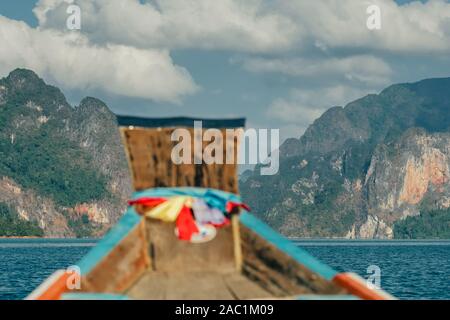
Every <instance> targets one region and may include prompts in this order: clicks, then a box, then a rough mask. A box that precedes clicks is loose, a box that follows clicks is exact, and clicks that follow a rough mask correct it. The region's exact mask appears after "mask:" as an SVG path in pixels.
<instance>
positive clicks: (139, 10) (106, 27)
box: [34, 0, 297, 52]
mask: <svg viewBox="0 0 450 320" xmlns="http://www.w3.org/2000/svg"><path fill="white" fill-rule="evenodd" d="M75 3H76V4H77V5H79V6H80V7H81V12H82V29H81V31H82V32H83V33H85V34H87V35H89V38H90V39H92V40H95V41H96V42H99V43H104V42H112V43H120V44H126V45H133V46H137V47H140V48H154V47H164V48H171V49H172V48H196V49H198V48H201V49H226V50H227V49H231V50H238V51H245V52H265V51H279V50H283V49H287V48H289V47H290V46H291V45H292V43H293V42H294V41H293V40H294V38H295V37H296V35H297V31H296V25H295V24H294V23H293V22H292V21H291V20H290V19H289V18H288V17H285V16H283V15H281V14H279V13H277V11H276V10H275V8H273V7H272V6H270V5H268V4H267V2H266V1H264V0H246V1H237V0H220V1H211V0H155V1H149V2H147V3H144V4H142V3H140V2H139V1H138V0H77V1H75ZM67 5H68V4H67V3H66V2H64V1H63V0H40V1H39V2H38V4H37V6H36V7H35V9H34V12H35V14H36V16H37V17H38V20H39V24H40V26H41V27H44V28H52V29H56V30H61V31H63V30H64V29H65V21H66V18H67V13H66V8H67Z"/></svg>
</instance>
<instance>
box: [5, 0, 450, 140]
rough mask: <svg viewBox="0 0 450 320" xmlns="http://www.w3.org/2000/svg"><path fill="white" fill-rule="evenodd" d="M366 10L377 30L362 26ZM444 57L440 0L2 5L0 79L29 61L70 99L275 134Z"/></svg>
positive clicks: (447, 60)
mask: <svg viewBox="0 0 450 320" xmlns="http://www.w3.org/2000/svg"><path fill="white" fill-rule="evenodd" d="M69 2H72V3H71V4H70V3H69ZM71 5H76V6H78V8H80V19H81V28H80V29H79V30H70V29H69V28H68V27H67V19H68V18H69V16H70V13H67V9H68V8H69V6H71ZM371 5H377V6H378V8H380V12H381V16H380V19H381V20H380V21H381V28H380V29H376V30H369V28H368V27H367V25H366V22H367V19H368V18H369V16H370V14H368V13H367V11H366V10H367V8H368V7H369V6H371ZM449 53H450V3H449V2H448V1H445V0H434V1H433V0H429V1H403V0H402V1H393V0H367V1H366V0H344V1H342V0H341V1H337V0H321V1H310V0H292V1H285V0H246V1H238V0H220V1H219V0H217V1H210V0H147V1H145V0H140V1H138V0H72V1H69V0H40V1H36V0H20V1H16V0H2V1H0V77H3V76H6V75H8V73H9V72H10V71H12V70H13V69H15V68H17V67H22V68H28V69H32V70H34V71H35V72H36V73H38V74H39V76H41V77H42V78H44V80H46V81H47V82H48V83H50V84H53V85H56V86H58V87H59V88H61V89H62V90H63V92H64V94H65V95H66V97H67V99H68V101H69V102H70V103H71V104H72V105H77V104H79V102H80V101H81V99H82V98H83V97H85V96H94V97H96V98H99V99H101V100H103V101H105V102H106V103H107V105H108V106H109V107H110V108H111V109H112V110H113V111H114V112H116V113H119V114H132V115H147V116H151V117H163V116H181V115H185V116H199V117H206V118H211V117H213V118H222V117H246V118H247V121H248V127H254V128H279V129H280V134H281V137H282V139H286V138H288V137H297V138H298V137H300V136H301V134H302V133H303V132H304V130H305V129H306V128H307V127H308V125H310V124H311V123H312V122H313V121H314V119H316V118H317V117H319V116H320V114H321V113H323V112H324V111H325V110H326V109H328V108H330V107H332V106H336V105H342V106H344V105H346V104H347V103H349V102H351V101H353V100H355V99H357V98H360V97H363V96H365V95H366V94H369V93H378V92H380V91H381V90H382V89H383V88H385V87H387V86H389V85H390V84H393V83H399V82H415V81H418V80H421V79H425V78H432V77H450V54H449Z"/></svg>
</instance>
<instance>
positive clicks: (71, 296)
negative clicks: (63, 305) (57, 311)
mask: <svg viewBox="0 0 450 320" xmlns="http://www.w3.org/2000/svg"><path fill="white" fill-rule="evenodd" d="M61 300H130V298H128V297H127V296H125V295H122V294H110V293H64V294H63V295H62V296H61Z"/></svg>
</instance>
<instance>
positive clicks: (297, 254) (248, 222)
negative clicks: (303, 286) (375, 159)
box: [240, 212, 338, 281]
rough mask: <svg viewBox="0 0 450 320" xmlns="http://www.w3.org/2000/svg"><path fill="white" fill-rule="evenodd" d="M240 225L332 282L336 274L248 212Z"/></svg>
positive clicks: (242, 216) (243, 214) (244, 214)
mask: <svg viewBox="0 0 450 320" xmlns="http://www.w3.org/2000/svg"><path fill="white" fill-rule="evenodd" d="M240 220H241V222H242V224H244V225H245V226H246V227H248V228H250V229H251V230H253V231H254V232H256V233H257V234H259V235H260V236H261V237H263V238H264V239H266V240H267V241H269V242H270V243H272V244H273V245H275V246H276V247H277V248H278V249H280V250H281V251H283V252H284V253H286V254H287V255H289V256H290V257H292V258H293V259H295V260H296V261H298V262H299V263H300V264H302V265H304V266H305V267H307V268H308V269H310V270H311V271H313V272H315V273H318V274H319V275H321V276H322V277H324V278H325V279H327V280H330V281H331V280H332V279H333V278H334V276H335V275H336V274H338V272H337V271H336V270H334V269H332V268H330V267H329V266H327V265H326V264H324V263H322V262H320V261H319V260H317V259H316V258H314V257H313V256H311V255H310V254H309V253H308V252H306V251H305V250H303V249H300V248H299V247H297V246H296V245H295V244H293V243H292V242H291V241H289V240H288V239H286V238H285V237H283V236H282V235H280V234H279V233H278V232H276V231H275V230H273V229H272V228H270V227H269V226H268V225H267V224H265V223H264V222H262V221H261V220H259V219H258V218H256V217H255V216H253V215H251V214H250V213H248V212H243V213H242V214H241V218H240Z"/></svg>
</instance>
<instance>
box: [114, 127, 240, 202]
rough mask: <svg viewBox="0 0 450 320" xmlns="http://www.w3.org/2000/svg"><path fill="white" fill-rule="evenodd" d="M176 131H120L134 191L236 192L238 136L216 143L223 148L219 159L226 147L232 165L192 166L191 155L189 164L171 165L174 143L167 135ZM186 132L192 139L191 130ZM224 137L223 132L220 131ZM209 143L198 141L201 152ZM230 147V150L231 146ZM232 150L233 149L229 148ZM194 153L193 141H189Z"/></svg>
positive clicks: (163, 129) (144, 129)
mask: <svg viewBox="0 0 450 320" xmlns="http://www.w3.org/2000/svg"><path fill="white" fill-rule="evenodd" d="M176 129H178V128H126V127H125V128H124V127H122V128H121V133H122V137H123V139H124V144H125V149H126V155H127V158H128V162H129V166H130V170H131V173H132V178H133V185H134V188H135V190H143V189H148V188H155V187H175V186H178V187H181V186H188V187H190V186H191V187H206V188H215V189H219V190H223V191H228V192H232V193H236V194H237V193H238V192H239V189H238V182H239V181H238V175H237V164H236V163H237V152H238V148H239V141H240V139H239V135H237V136H233V137H228V140H226V139H223V141H222V140H219V142H222V145H223V149H222V152H223V160H224V162H225V161H226V152H227V148H228V150H229V152H230V151H232V153H233V160H234V161H233V163H232V164H226V163H224V164H210V165H207V164H205V163H204V162H203V163H202V164H195V163H194V157H195V155H194V154H193V153H194V151H193V152H192V154H191V155H190V159H191V164H179V165H177V164H175V163H173V161H172V159H171V154H172V149H173V147H174V146H175V145H177V144H178V142H177V141H171V134H172V132H173V131H174V130H176ZM184 129H186V130H188V131H189V132H190V134H191V137H194V129H193V128H187V127H186V128H184ZM221 133H222V135H223V137H226V129H221ZM227 141H228V142H233V143H234V145H232V144H231V143H227ZM209 143H210V142H208V141H203V142H202V152H203V151H204V149H205V148H206V146H208V144H209ZM231 146H232V147H231ZM231 148H233V149H231ZM191 149H192V150H194V138H192V139H191Z"/></svg>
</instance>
